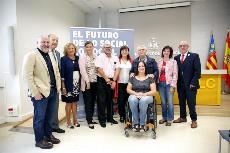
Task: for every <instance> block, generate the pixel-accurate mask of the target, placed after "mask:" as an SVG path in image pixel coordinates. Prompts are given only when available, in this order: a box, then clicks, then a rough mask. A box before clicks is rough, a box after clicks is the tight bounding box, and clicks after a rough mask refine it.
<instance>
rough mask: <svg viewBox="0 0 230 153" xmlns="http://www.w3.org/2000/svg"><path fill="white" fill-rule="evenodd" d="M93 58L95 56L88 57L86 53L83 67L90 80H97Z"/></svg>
mask: <svg viewBox="0 0 230 153" xmlns="http://www.w3.org/2000/svg"><path fill="white" fill-rule="evenodd" d="M95 60H96V57H95V56H93V57H89V56H88V55H86V62H85V67H86V72H87V74H88V77H89V81H90V82H97V69H96V67H95Z"/></svg>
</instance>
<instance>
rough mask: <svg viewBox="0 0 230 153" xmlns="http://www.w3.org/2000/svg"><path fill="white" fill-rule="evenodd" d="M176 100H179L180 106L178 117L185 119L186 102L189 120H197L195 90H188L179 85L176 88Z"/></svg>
mask: <svg viewBox="0 0 230 153" xmlns="http://www.w3.org/2000/svg"><path fill="white" fill-rule="evenodd" d="M177 92H178V98H179V105H180V117H181V118H186V116H187V113H186V101H187V104H188V108H189V113H190V118H191V120H192V121H196V120H197V113H196V94H197V90H196V89H193V90H191V89H190V88H186V87H185V86H184V85H181V86H180V87H178V88H177Z"/></svg>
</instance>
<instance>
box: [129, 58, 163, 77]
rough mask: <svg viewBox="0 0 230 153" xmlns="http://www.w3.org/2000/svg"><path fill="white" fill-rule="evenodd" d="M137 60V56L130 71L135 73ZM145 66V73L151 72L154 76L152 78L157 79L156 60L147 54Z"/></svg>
mask: <svg viewBox="0 0 230 153" xmlns="http://www.w3.org/2000/svg"><path fill="white" fill-rule="evenodd" d="M138 62H139V57H137V58H136V59H134V61H133V64H132V68H131V70H130V73H136V72H137V66H138ZM146 67H147V68H146V71H147V74H153V75H154V77H155V78H154V80H155V81H156V80H157V79H158V76H159V70H158V67H157V62H156V61H155V59H153V58H151V57H149V56H147V62H146Z"/></svg>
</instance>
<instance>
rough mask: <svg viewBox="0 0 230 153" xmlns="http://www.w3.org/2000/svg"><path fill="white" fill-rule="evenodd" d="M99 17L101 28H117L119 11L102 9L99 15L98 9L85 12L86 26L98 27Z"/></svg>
mask: <svg viewBox="0 0 230 153" xmlns="http://www.w3.org/2000/svg"><path fill="white" fill-rule="evenodd" d="M100 16H101V17H100ZM100 18H101V27H102V28H119V13H118V12H117V11H109V12H103V11H102V13H101V15H100V13H99V10H94V11H93V12H90V13H87V14H86V26H87V27H94V28H98V27H99V19H100Z"/></svg>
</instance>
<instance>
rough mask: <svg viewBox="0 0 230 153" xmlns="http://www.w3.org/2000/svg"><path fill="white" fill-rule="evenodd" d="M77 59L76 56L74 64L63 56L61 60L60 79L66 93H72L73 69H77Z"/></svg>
mask: <svg viewBox="0 0 230 153" xmlns="http://www.w3.org/2000/svg"><path fill="white" fill-rule="evenodd" d="M78 61H79V57H78V56H76V59H75V63H74V64H73V61H72V60H71V59H70V58H69V57H67V56H63V57H62V58H61V79H62V80H64V83H65V88H66V90H67V92H71V91H73V71H74V68H77V70H79V71H80V69H79V63H78Z"/></svg>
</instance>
